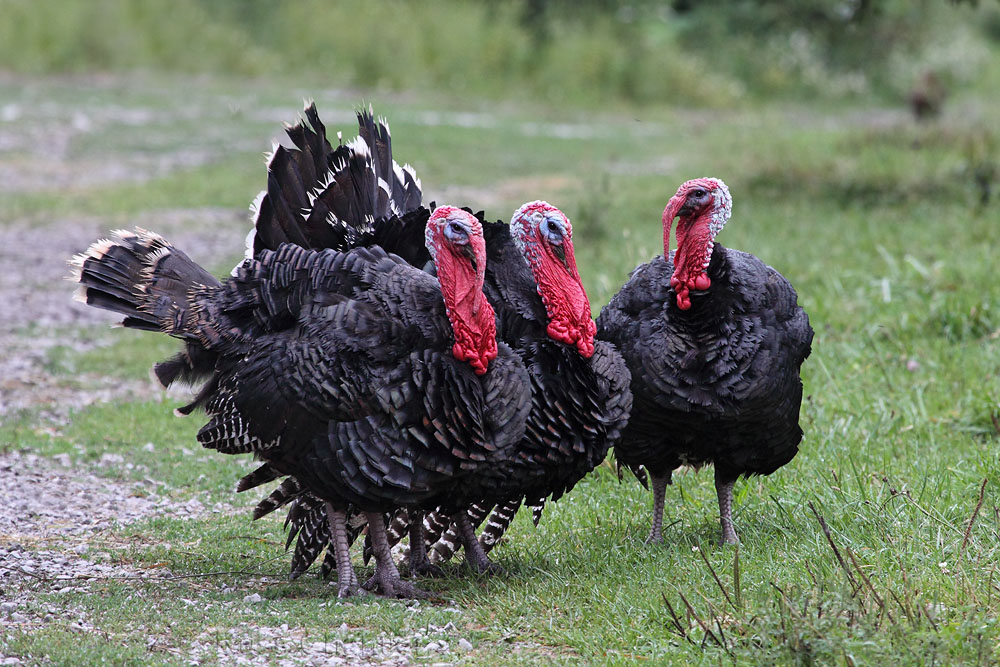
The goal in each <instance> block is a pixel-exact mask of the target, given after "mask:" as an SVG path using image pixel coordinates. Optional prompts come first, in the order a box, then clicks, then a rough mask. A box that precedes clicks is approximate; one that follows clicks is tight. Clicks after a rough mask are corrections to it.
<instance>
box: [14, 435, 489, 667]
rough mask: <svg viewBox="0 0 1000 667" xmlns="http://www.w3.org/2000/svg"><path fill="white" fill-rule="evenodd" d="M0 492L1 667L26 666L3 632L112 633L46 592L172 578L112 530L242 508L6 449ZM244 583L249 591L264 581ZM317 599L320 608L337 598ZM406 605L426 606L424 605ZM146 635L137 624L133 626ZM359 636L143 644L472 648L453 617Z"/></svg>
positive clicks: (404, 654) (232, 633) (168, 647)
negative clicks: (122, 552) (7, 646)
mask: <svg viewBox="0 0 1000 667" xmlns="http://www.w3.org/2000/svg"><path fill="white" fill-rule="evenodd" d="M121 465H123V461H122V460H121V457H118V456H116V455H106V456H105V458H104V459H102V461H101V462H99V463H98V466H99V467H106V466H121ZM125 465H128V464H125ZM0 489H3V495H4V497H3V499H2V502H0V593H2V594H0V665H19V664H23V663H22V660H21V658H19V657H17V656H5V655H4V654H3V644H4V639H5V636H7V637H8V638H9V636H10V635H11V634H12V633H27V632H34V631H38V630H41V629H43V628H46V627H51V626H55V627H59V628H61V629H63V630H65V631H68V632H72V633H77V634H82V635H95V636H101V637H107V634H106V632H104V631H103V630H102V629H101V627H100V624H99V621H98V620H97V619H94V618H91V617H90V616H89V615H88V613H87V612H86V611H84V610H82V609H79V608H76V609H74V608H72V607H70V609H67V605H64V604H60V603H51V602H45V601H44V600H46V599H48V596H51V595H56V596H63V595H71V594H74V593H92V592H94V591H93V587H94V586H95V585H101V584H102V583H103V582H105V581H107V580H109V579H114V580H121V579H137V580H142V581H145V582H149V583H155V582H157V581H161V582H162V581H165V580H169V579H170V578H171V577H172V576H173V574H172V573H171V572H170V571H169V570H168V569H166V568H162V567H156V568H149V569H142V568H136V567H132V566H129V565H124V564H121V563H118V562H115V560H114V558H113V557H112V555H111V554H110V553H109V552H108V551H107V550H106V549H108V548H109V547H120V546H122V545H120V544H114V543H113V537H112V535H111V529H112V528H113V527H115V526H123V525H127V524H129V523H132V522H134V521H139V520H141V519H145V518H148V517H151V516H155V515H157V514H162V513H169V514H170V515H171V517H173V518H179V519H181V520H183V519H190V518H197V517H200V516H203V515H205V514H207V513H220V512H232V511H238V510H235V509H234V508H233V507H231V506H229V505H224V504H217V505H215V506H213V507H206V506H205V505H204V503H202V502H201V501H199V500H198V499H192V500H189V501H187V502H186V503H178V502H177V501H176V500H174V499H171V498H168V497H167V496H165V495H163V491H164V489H162V488H161V485H160V484H159V483H157V482H154V481H153V480H149V479H146V480H144V481H142V482H122V481H116V480H114V479H109V478H106V477H98V476H96V475H94V474H93V473H91V472H87V471H81V470H79V469H78V468H75V467H73V466H72V465H71V461H70V458H69V455H66V454H63V455H60V456H56V457H54V459H50V458H47V457H41V456H38V455H35V454H30V453H21V452H6V453H0ZM246 583H247V585H248V586H249V587H253V586H254V585H256V584H258V583H259V582H255V581H247V582H246ZM161 585H162V584H161ZM223 591H224V592H225V591H226V589H225V588H224V589H223ZM178 594H179V595H183V593H180V592H179V593H178ZM41 596H45V597H41ZM191 604H192V605H196V606H197V607H199V609H210V608H211V607H212V606H213V604H216V605H220V606H222V607H224V608H225V611H226V613H227V615H229V614H231V615H236V616H239V615H241V614H245V613H247V612H249V611H252V610H253V609H252V608H253V607H255V606H257V605H261V604H267V603H266V601H265V600H264V599H263V598H261V596H260V595H259V594H256V593H252V594H249V595H245V596H243V597H242V599H239V600H236V601H232V602H224V603H205V602H194V601H191ZM319 604H320V606H321V607H323V606H326V605H327V604H333V605H336V604H339V603H338V602H330V603H327V602H322V603H319ZM356 604H373V603H372V602H367V603H366V602H360V601H359V602H358V603H356ZM409 609H410V610H411V611H412V612H414V613H419V612H420V611H421V607H420V605H419V603H414V604H412V605H411V606H410V607H409ZM448 611H449V612H450V613H452V614H454V615H455V617H456V619H457V618H458V617H459V616H460V615H461V612H460V611H459V610H458V609H455V608H450V609H448ZM142 631H143V630H142V628H141V627H138V628H136V632H140V633H141V632H142ZM358 635H359V632H358V631H357V629H352V628H350V627H348V626H347V624H346V623H345V624H341V625H340V626H339V627H338V628H336V629H335V630H331V632H329V633H324V636H323V637H316V636H310V634H308V633H307V632H305V631H303V630H301V629H299V628H295V627H292V628H290V627H289V625H288V623H283V624H281V625H259V624H254V623H250V622H248V623H243V624H241V625H239V626H238V627H235V628H221V629H220V628H214V627H206V628H205V630H204V631H203V632H202V633H201V634H200V635H199V636H197V637H195V638H194V639H193V640H191V641H190V642H189V643H187V644H185V645H184V646H183V647H178V646H177V645H176V641H174V640H172V639H171V638H168V637H163V636H157V635H152V634H151V635H149V636H148V637H147V639H146V645H147V649H148V650H149V651H150V652H152V653H155V652H158V651H163V652H166V653H168V654H171V655H174V656H180V657H184V658H185V659H187V660H191V661H194V662H195V663H196V664H197V663H201V662H205V661H218V662H219V664H225V665H261V666H264V665H272V664H278V665H298V664H307V665H369V664H379V665H408V664H411V663H412V662H413V660H414V658H417V657H419V658H421V659H425V660H426V659H428V658H430V659H431V661H432V662H434V661H435V660H436V661H437V662H438V663H439V664H448V663H447V661H448V660H450V659H455V657H456V655H457V654H460V653H463V652H465V651H469V650H471V649H472V644H471V643H470V642H469V641H468V640H467V639H465V638H463V637H461V634H460V633H459V631H458V629H457V628H456V626H455V624H454V623H447V624H445V625H443V626H436V625H433V624H428V625H426V626H424V627H423V628H420V629H417V630H415V631H414V632H413V634H411V635H409V636H405V637H400V636H396V635H388V634H381V635H378V636H377V637H375V638H370V637H368V638H365V639H360V638H358ZM275 656H282V657H281V658H277V659H276V658H275ZM442 660H444V661H445V662H441V661H442Z"/></svg>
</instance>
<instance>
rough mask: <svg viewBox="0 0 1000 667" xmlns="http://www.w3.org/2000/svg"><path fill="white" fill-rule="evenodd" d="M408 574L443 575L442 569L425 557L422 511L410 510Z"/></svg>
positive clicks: (425, 547)
mask: <svg viewBox="0 0 1000 667" xmlns="http://www.w3.org/2000/svg"><path fill="white" fill-rule="evenodd" d="M409 519H410V574H411V575H412V576H426V577H443V576H444V570H442V569H441V568H439V567H438V566H437V565H431V562H430V560H428V558H427V541H426V536H425V534H424V513H423V512H422V511H420V510H410V512H409Z"/></svg>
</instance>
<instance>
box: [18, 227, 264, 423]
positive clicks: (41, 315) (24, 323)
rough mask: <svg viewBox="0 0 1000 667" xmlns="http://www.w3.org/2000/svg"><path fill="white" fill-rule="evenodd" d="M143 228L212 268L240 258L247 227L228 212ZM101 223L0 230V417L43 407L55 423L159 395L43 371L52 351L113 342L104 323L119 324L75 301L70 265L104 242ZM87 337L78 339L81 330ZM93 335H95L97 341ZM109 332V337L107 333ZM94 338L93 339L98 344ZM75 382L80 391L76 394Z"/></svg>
mask: <svg viewBox="0 0 1000 667" xmlns="http://www.w3.org/2000/svg"><path fill="white" fill-rule="evenodd" d="M141 223H142V226H144V227H147V228H149V229H155V230H156V231H157V232H158V233H160V234H162V235H163V236H165V237H166V238H168V239H169V240H170V241H171V242H172V243H174V244H175V245H177V246H178V247H180V248H183V249H184V250H185V251H186V252H187V253H188V254H190V255H191V256H192V257H193V258H194V259H195V260H196V261H198V262H200V263H202V264H205V265H208V266H214V265H217V264H219V263H221V262H224V261H227V260H229V259H231V258H232V257H233V256H238V255H239V250H240V248H241V247H242V245H241V244H242V239H243V237H244V236H245V234H246V230H247V229H248V225H249V223H248V221H247V217H246V215H245V214H243V213H242V212H237V211H232V210H229V209H198V210H182V211H158V212H157V213H155V214H153V215H147V216H145V217H144V218H143V220H142V221H141ZM109 231H110V230H109V229H108V225H107V223H106V222H104V221H103V220H100V219H87V218H78V219H62V220H54V221H52V222H50V223H47V224H45V225H44V226H40V225H32V224H30V223H27V222H14V223H11V224H8V225H3V226H0V263H2V265H3V267H4V270H3V271H2V272H0V349H3V350H4V354H3V355H0V419H3V418H4V417H5V416H7V415H12V414H15V413H17V412H20V411H23V410H26V409H31V408H34V407H38V406H46V407H47V408H48V409H50V410H51V411H52V414H50V415H44V416H46V417H49V418H50V419H57V418H58V417H59V416H60V415H65V414H66V413H67V412H68V411H69V410H71V409H79V408H81V407H84V406H86V405H89V404H90V403H93V402H95V401H109V400H112V399H113V398H116V397H119V396H130V397H134V398H142V397H147V396H151V395H155V394H156V393H158V392H159V391H160V390H159V388H157V387H155V386H154V385H153V384H152V383H151V382H149V381H146V380H142V381H139V382H122V381H120V380H112V379H109V378H67V377H66V376H64V375H54V374H52V373H50V372H49V371H48V370H46V364H47V361H48V358H49V354H50V352H51V350H52V348H53V347H55V346H57V345H58V346H64V347H69V348H70V349H72V350H74V351H77V352H82V351H85V350H87V349H91V348H93V347H95V346H97V345H100V344H108V343H110V342H113V340H114V336H113V335H111V332H110V331H108V329H107V327H108V325H110V324H112V323H113V322H115V321H116V320H117V319H120V318H118V317H117V316H115V315H114V314H112V313H108V312H105V311H100V310H97V309H96V308H89V307H87V306H84V305H83V304H80V303H77V302H75V301H73V300H72V295H73V291H74V289H75V288H74V287H73V285H72V284H71V283H69V282H68V281H67V280H66V277H67V276H68V275H69V273H70V272H69V267H68V265H67V263H66V262H67V261H68V260H69V258H70V257H72V256H73V255H74V254H76V253H78V252H81V251H83V250H84V249H86V248H87V246H88V245H90V243H92V242H93V241H96V240H97V239H98V238H101V237H103V236H107V234H108V232H109ZM87 326H89V327H90V328H91V335H88V336H81V335H80V333H79V331H80V328H81V327H87ZM94 330H96V331H97V332H98V334H97V335H96V336H95V335H93V334H94ZM105 332H106V334H107V335H104V334H105ZM95 338H96V340H95ZM80 380H83V381H84V382H83V384H84V385H86V386H85V387H83V388H81V387H80V386H79V385H80V384H81V382H80Z"/></svg>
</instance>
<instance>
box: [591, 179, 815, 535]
mask: <svg viewBox="0 0 1000 667" xmlns="http://www.w3.org/2000/svg"><path fill="white" fill-rule="evenodd" d="M731 212H732V199H731V197H730V194H729V189H728V188H727V187H726V185H725V183H723V182H722V181H720V180H718V179H715V178H699V179H695V180H691V181H688V182H686V183H684V184H683V185H682V186H681V187H680V188H679V189H678V190H677V193H676V194H675V195H674V196H673V197H672V198H671V199H670V202H669V203H668V204H667V206H666V209H665V210H664V212H663V250H664V255H661V256H657V257H656V258H654V259H653V260H652V261H651V262H649V263H648V264H643V265H641V266H639V267H638V268H636V269H635V271H633V273H632V276H631V278H630V279H629V281H628V282H627V283H626V284H625V286H624V287H622V289H621V291H619V292H618V294H616V295H615V296H614V297H613V298H612V299H611V302H610V303H609V304H608V305H607V306H606V307H605V308H604V309H603V310H602V311H601V315H600V317H599V318H598V319H597V330H598V337H599V338H600V339H602V340H607V341H611V342H612V343H614V344H615V345H617V346H618V349H619V350H620V351H621V353H622V356H623V357H624V358H625V362H626V363H627V364H628V367H629V369H630V370H631V371H632V393H633V399H634V402H633V408H632V413H631V415H630V417H629V423H628V426H627V427H626V428H625V430H624V432H623V433H622V438H621V440H620V441H619V443H618V444H617V445H616V446H615V455H616V457H617V458H618V460H619V461H620V462H621V463H623V464H625V465H627V466H629V467H631V468H633V469H636V468H638V467H639V466H643V467H645V469H646V470H647V471H648V472H649V474H650V477H651V478H652V485H653V523H652V528H651V530H650V533H649V538H648V540H647V541H648V542H659V541H662V539H663V537H662V534H661V530H662V521H663V505H664V495H665V492H666V486H667V484H669V483H670V476H671V472H672V471H673V470H674V469H676V468H677V467H678V466H681V465H691V466H695V467H698V466H701V465H703V464H706V463H712V464H714V466H715V487H716V491H717V493H718V498H719V513H720V522H721V525H722V538H721V541H722V542H723V543H731V544H734V543H737V542H738V541H739V539H738V538H737V536H736V530H735V529H734V527H733V520H732V505H733V484H734V482H735V481H736V480H737V479H738V478H739V477H740V476H741V475H744V476H748V475H767V474H770V473H772V472H774V471H775V470H777V469H778V468H780V467H781V466H783V465H785V464H786V463H788V462H789V461H790V460H791V459H792V457H794V456H795V454H796V452H797V451H798V445H799V441H800V440H801V439H802V430H801V429H800V428H799V406H800V404H801V402H802V381H801V380H800V378H799V368H800V366H801V365H802V362H803V361H804V360H805V359H806V357H808V356H809V350H810V345H811V343H812V337H813V332H812V329H811V328H810V326H809V318H808V317H807V315H806V313H805V311H803V310H802V308H801V307H799V305H798V303H797V301H796V294H795V290H794V289H793V288H792V286H791V284H789V282H788V281H787V280H785V279H784V278H783V277H782V276H781V274H779V273H778V272H777V271H775V270H774V269H773V268H771V267H770V266H767V265H765V264H764V263H763V262H761V261H760V260H759V259H757V258H756V257H754V256H753V255H750V254H747V253H745V252H740V251H738V250H731V249H728V248H724V247H722V246H721V245H720V244H718V243H715V237H716V235H717V234H718V233H719V232H720V231H721V230H722V227H723V225H725V223H726V222H727V221H728V220H729V217H730V214H731ZM675 218H679V219H678V222H677V249H676V251H674V252H671V251H670V231H671V227H672V226H673V221H674V219H675Z"/></svg>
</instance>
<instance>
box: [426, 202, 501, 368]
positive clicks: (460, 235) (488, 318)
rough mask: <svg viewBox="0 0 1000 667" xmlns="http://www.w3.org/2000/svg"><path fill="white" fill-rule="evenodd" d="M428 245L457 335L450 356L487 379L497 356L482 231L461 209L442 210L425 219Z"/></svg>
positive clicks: (446, 208) (494, 324) (439, 209)
mask: <svg viewBox="0 0 1000 667" xmlns="http://www.w3.org/2000/svg"><path fill="white" fill-rule="evenodd" d="M424 243H425V244H426V246H427V250H428V251H429V252H430V254H431V257H432V258H433V260H434V265H435V267H436V269H437V276H438V281H439V282H440V284H441V294H442V296H443V297H444V305H445V309H446V310H447V312H448V319H449V320H450V321H451V328H452V331H453V332H454V334H455V344H454V345H453V346H452V354H454V355H455V358H456V359H458V360H459V361H468V362H469V364H470V365H471V366H472V368H473V370H474V371H475V373H476V375H483V374H484V373H486V370H487V367H488V366H489V363H490V361H492V360H493V359H495V358H496V356H497V338H496V321H495V316H494V313H493V307H492V306H490V304H489V302H488V301H487V300H486V296H485V295H484V294H483V280H484V278H485V276H486V242H485V241H484V240H483V226H482V224H481V223H480V222H479V221H478V220H477V219H476V218H475V216H473V215H472V214H470V213H467V212H466V211H463V210H462V209H459V208H455V207H454V206H439V207H438V208H436V209H434V212H433V213H431V216H430V218H429V219H428V220H427V225H426V227H425V228H424Z"/></svg>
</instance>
